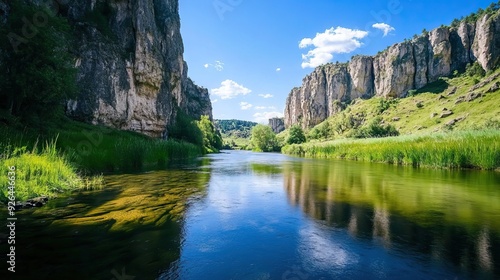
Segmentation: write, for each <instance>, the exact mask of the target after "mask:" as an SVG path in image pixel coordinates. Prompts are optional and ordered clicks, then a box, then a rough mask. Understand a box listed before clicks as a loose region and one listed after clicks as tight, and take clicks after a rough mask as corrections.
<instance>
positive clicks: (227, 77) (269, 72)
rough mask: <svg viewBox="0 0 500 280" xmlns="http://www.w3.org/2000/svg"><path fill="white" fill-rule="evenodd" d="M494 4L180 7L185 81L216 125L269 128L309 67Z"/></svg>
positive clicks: (320, 0) (436, 1)
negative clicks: (201, 96) (199, 93)
mask: <svg viewBox="0 0 500 280" xmlns="http://www.w3.org/2000/svg"><path fill="white" fill-rule="evenodd" d="M491 2H492V1H491V0H474V1H470V0H467V1H466V0H456V1H444V0H433V1H417V0H383V1H366V0H362V1H340V0H338V1H328V0H317V1H311V0H309V1H307V0H267V1H264V0H197V1H192V0H180V16H181V33H182V37H183V41H184V49H185V51H184V59H185V60H186V61H187V63H188V66H189V76H190V77H191V78H192V79H193V80H194V81H195V83H197V84H198V85H200V86H203V87H206V88H208V89H209V92H210V98H211V100H212V106H213V114H214V118H216V119H241V120H250V121H257V122H262V123H267V119H268V118H270V117H273V116H283V110H284V107H285V100H286V97H287V96H288V93H289V92H290V90H291V89H292V88H293V87H296V86H300V85H301V83H302V79H303V78H304V77H305V76H306V75H307V74H309V73H311V72H312V70H313V69H314V66H317V65H319V64H322V63H325V62H329V61H331V62H335V61H340V62H344V61H347V60H349V59H350V57H351V56H353V55H355V54H366V55H373V54H376V53H377V52H378V51H380V50H383V49H385V48H386V47H387V46H389V45H392V44H394V43H397V42H400V41H403V40H404V39H405V38H411V37H412V36H413V35H414V34H420V33H421V31H422V30H423V29H424V28H426V29H427V30H431V29H434V28H436V27H438V26H440V25H441V24H449V23H451V21H452V20H453V19H454V18H460V17H461V16H466V15H468V14H470V13H471V12H473V11H476V10H477V9H478V8H480V7H481V8H486V7H487V6H488V5H489V4H490V3H491Z"/></svg>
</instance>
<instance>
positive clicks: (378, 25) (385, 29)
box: [372, 22, 396, 37]
mask: <svg viewBox="0 0 500 280" xmlns="http://www.w3.org/2000/svg"><path fill="white" fill-rule="evenodd" d="M372 27H373V28H376V29H379V30H382V31H383V32H384V37H385V36H387V34H389V32H391V31H394V30H396V29H395V28H394V27H392V26H390V25H389V24H387V23H383V22H379V23H375V24H374V25H372Z"/></svg>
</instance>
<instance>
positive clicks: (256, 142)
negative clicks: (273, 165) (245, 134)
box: [251, 124, 280, 152]
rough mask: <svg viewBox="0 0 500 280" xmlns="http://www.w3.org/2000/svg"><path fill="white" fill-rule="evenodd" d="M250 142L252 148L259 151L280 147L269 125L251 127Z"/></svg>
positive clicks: (270, 150) (269, 150)
mask: <svg viewBox="0 0 500 280" xmlns="http://www.w3.org/2000/svg"><path fill="white" fill-rule="evenodd" d="M251 143H252V146H253V148H254V150H255V151H259V152H272V151H277V150H279V148H280V147H279V146H278V141H277V139H276V134H274V132H273V130H272V129H271V127H269V126H267V125H262V124H258V125H256V126H254V127H253V128H252V137H251Z"/></svg>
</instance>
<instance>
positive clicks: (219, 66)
mask: <svg viewBox="0 0 500 280" xmlns="http://www.w3.org/2000/svg"><path fill="white" fill-rule="evenodd" d="M203 67H205V68H209V67H213V68H215V70H217V71H219V72H220V71H222V70H224V62H222V61H219V60H216V61H215V62H214V63H213V64H211V63H207V64H205V65H203Z"/></svg>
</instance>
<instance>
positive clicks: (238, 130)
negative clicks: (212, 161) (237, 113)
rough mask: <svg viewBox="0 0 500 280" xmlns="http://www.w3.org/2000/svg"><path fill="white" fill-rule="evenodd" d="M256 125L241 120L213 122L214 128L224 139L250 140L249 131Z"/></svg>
mask: <svg viewBox="0 0 500 280" xmlns="http://www.w3.org/2000/svg"><path fill="white" fill-rule="evenodd" d="M256 125H257V123H256V122H250V121H242V120H215V126H216V127H217V128H218V129H219V131H220V132H221V133H222V135H223V136H226V137H231V136H234V137H236V138H250V130H252V127H254V126H256Z"/></svg>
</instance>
